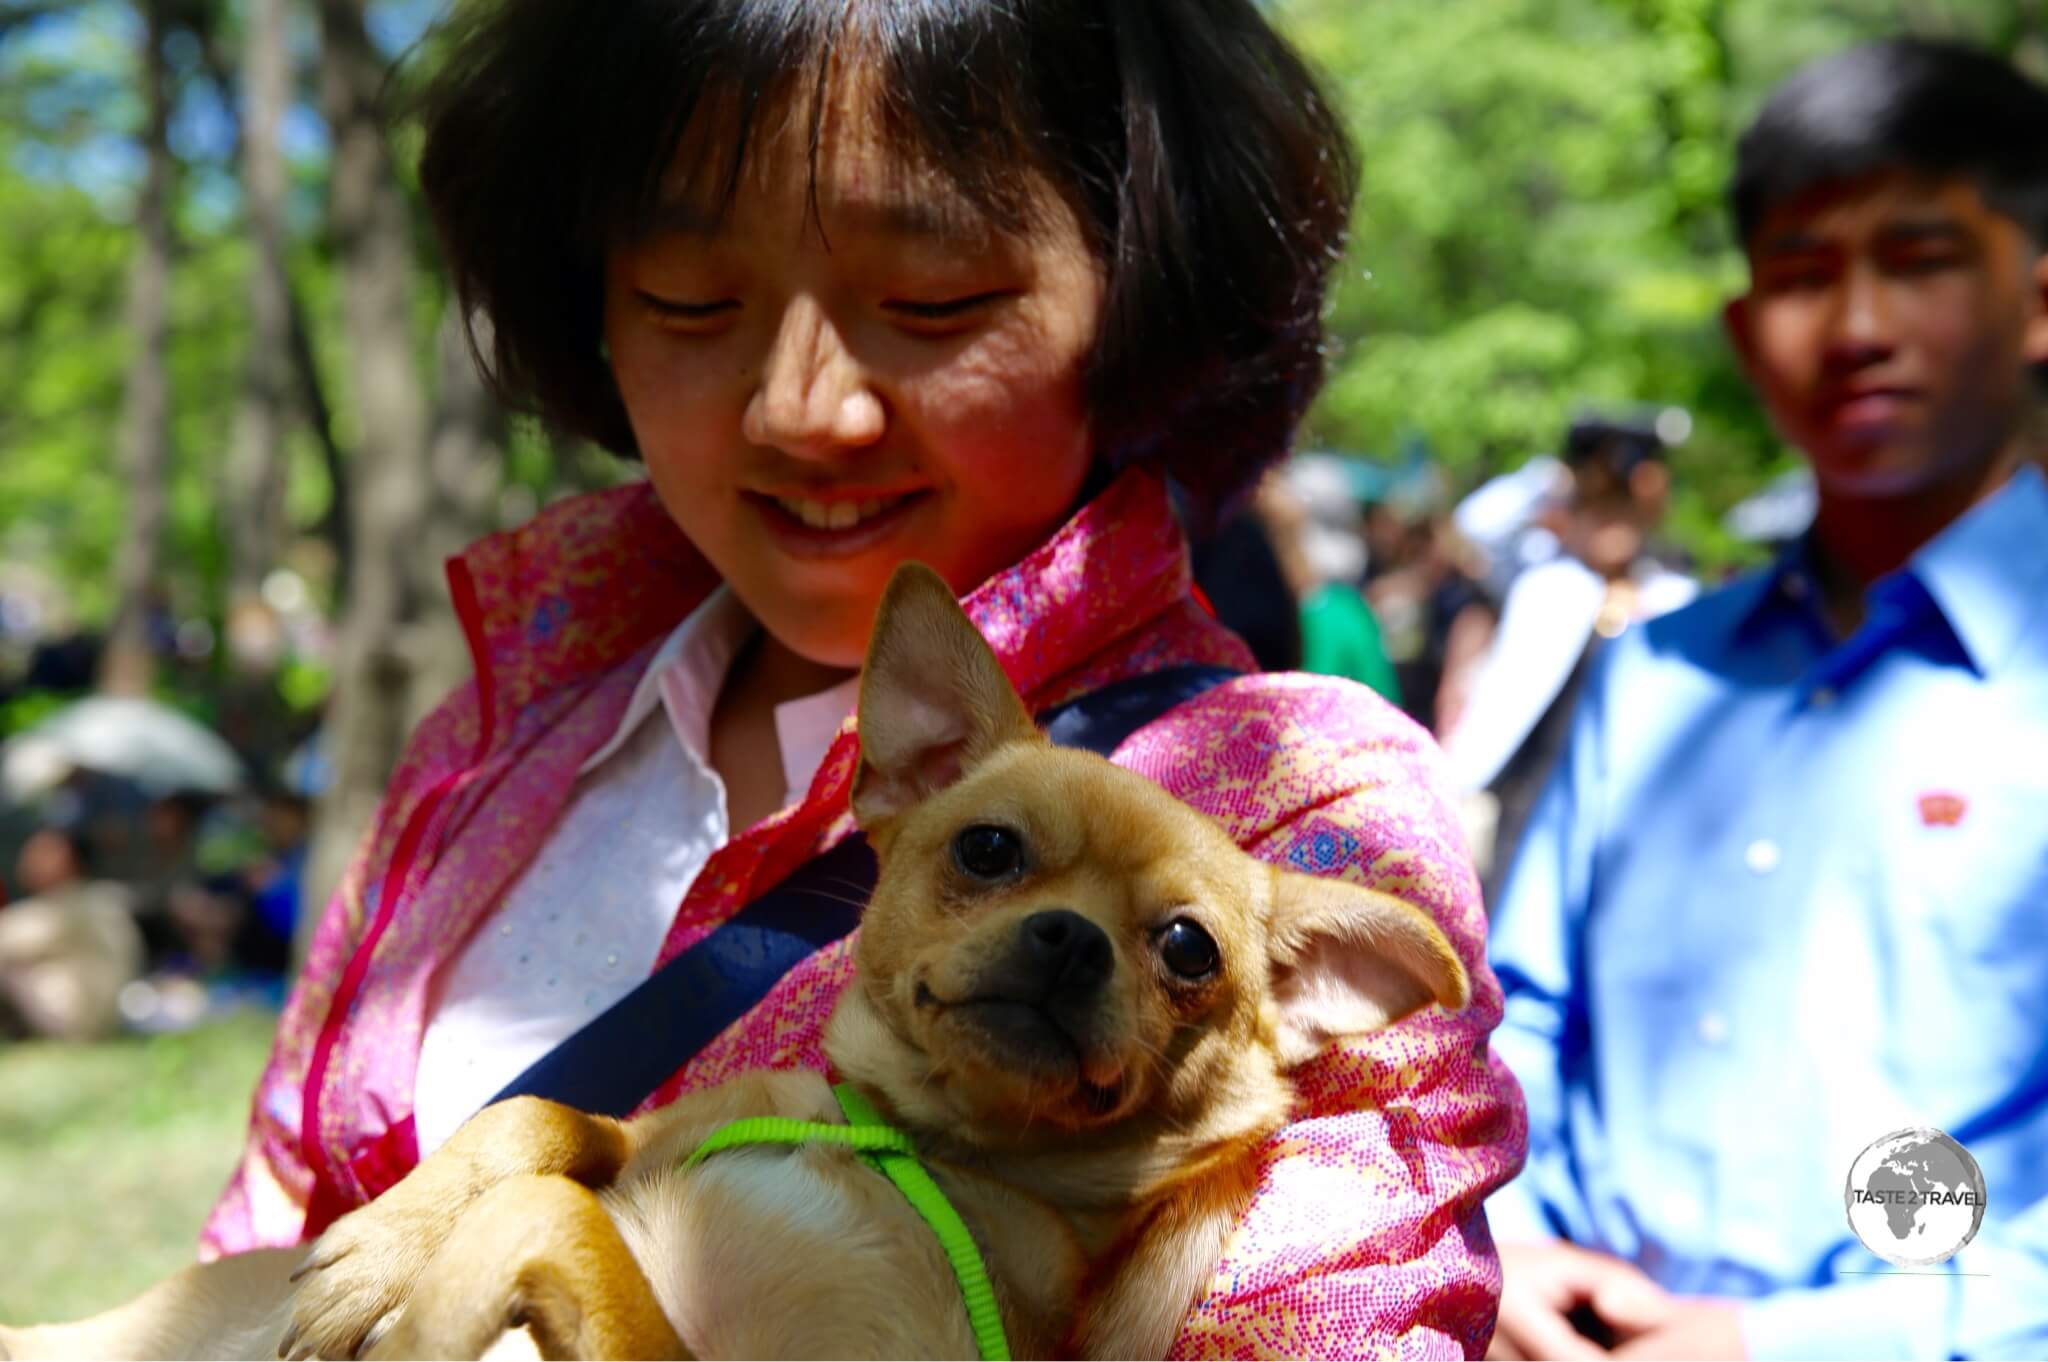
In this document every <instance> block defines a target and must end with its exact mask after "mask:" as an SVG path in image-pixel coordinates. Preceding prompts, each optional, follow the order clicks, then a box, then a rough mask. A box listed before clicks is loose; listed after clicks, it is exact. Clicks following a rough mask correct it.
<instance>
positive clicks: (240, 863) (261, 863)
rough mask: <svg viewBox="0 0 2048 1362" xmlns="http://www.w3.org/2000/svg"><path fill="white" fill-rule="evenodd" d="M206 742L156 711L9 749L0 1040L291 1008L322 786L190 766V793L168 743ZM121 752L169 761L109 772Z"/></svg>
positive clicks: (121, 713) (61, 720)
mask: <svg viewBox="0 0 2048 1362" xmlns="http://www.w3.org/2000/svg"><path fill="white" fill-rule="evenodd" d="M67 711H68V712H67ZM194 731H196V732H198V733H200V734H204V735H206V736H208V737H212V735H211V734H210V732H209V731H208V730H205V729H202V728H199V727H198V726H197V725H196V724H194V723H193V721H192V720H190V719H189V718H187V717H185V716H183V715H181V714H179V713H178V712H177V711H175V710H173V709H171V708H169V707H168V706H165V705H162V704H159V703H158V702H155V701H146V700H134V701H110V700H104V699H86V700H80V701H77V702H75V703H74V704H73V705H71V706H67V707H66V709H64V710H59V711H58V712H57V714H56V715H55V717H54V718H53V720H52V722H51V723H50V724H48V725H45V726H42V727H41V728H39V729H36V730H31V732H30V733H29V734H27V735H26V736H24V737H22V738H19V739H17V740H16V741H15V742H14V743H12V744H10V746H9V750H8V752H7V756H8V758H9V760H8V762H7V765H6V769H5V772H4V776H5V782H4V783H5V792H4V797H0V1040H4V1039H6V1038H10V1037H12V1038H21V1037H26V1036H37V1037H45V1038H50V1039H59V1040H93V1039H100V1038H104V1037H106V1036H109V1035H113V1034H115V1033H118V1032H121V1031H124V1030H127V1031H144V1032H150V1031H163V1030H177V1029H182V1028H184V1027H188V1026H191V1025H195V1024H197V1023H199V1022H201V1021H203V1020H206V1019H207V1018H209V1017H212V1016H216V1015H218V1014H220V1013H221V1012H223V1011H225V1010H229V1009H232V1008H236V1007H241V1006H249V1005H255V1006H268V1007H275V1006H277V1005H279V1004H280V1003H281V1002H282V1000H283V996H284V990H285V985H286V982H287V975H288V972H289V970H290V966H291V961H292V939H293V932H294V929H295V926H296V923H297V918H298V912H299V900H300V896H301V892H302V882H303V877H304V872H305V865H306V850H307V839H308V833H309V830H310V825H311V811H312V799H313V797H314V795H315V794H316V793H317V791H318V781H319V776H318V774H317V772H313V771H311V770H310V765H311V763H310V761H309V759H307V758H305V757H301V758H300V759H299V760H298V761H296V762H289V763H286V764H285V765H283V766H282V767H281V768H280V769H279V770H278V771H277V772H276V773H275V774H274V775H272V776H271V777H270V778H266V779H263V780H259V781H245V780H243V779H242V778H241V777H240V771H241V769H242V764H241V763H240V762H239V761H236V762H235V763H234V765H233V766H231V767H229V771H230V774H229V775H228V777H227V778H222V777H221V776H220V775H219V774H218V772H217V771H216V770H214V769H208V768H201V767H199V766H198V765H197V764H196V763H195V764H194V770H193V772H192V781H193V783H189V784H188V783H181V781H180V778H179V775H178V774H177V769H176V762H175V760H174V759H172V758H169V757H167V756H166V754H165V752H164V751H163V750H162V744H161V737H162V735H163V734H165V733H170V734H176V735H178V736H179V738H181V739H182V738H185V737H187V735H189V734H190V733H192V732H194ZM109 741H111V742H112V743H114V744H115V745H116V746H117V747H119V746H125V747H126V748H127V750H128V752H130V753H133V754H135V755H141V754H144V753H147V752H149V751H151V750H152V744H153V743H155V744H156V745H157V750H156V760H155V762H154V764H153V766H152V767H151V769H139V768H138V767H137V765H136V763H135V762H134V761H133V760H131V759H130V758H129V757H126V756H115V757H111V758H100V757H99V756H98V754H99V752H101V751H103V750H105V748H104V746H103V744H104V743H106V742H109ZM213 741H214V742H216V743H218V742H219V740H218V738H213ZM218 751H219V752H220V753H221V754H223V756H227V757H229V759H230V760H232V755H231V753H232V749H229V748H227V747H226V746H225V744H220V745H219V747H218ZM96 760H97V761H98V762H99V763H100V764H95V762H96ZM124 768H125V769H124Z"/></svg>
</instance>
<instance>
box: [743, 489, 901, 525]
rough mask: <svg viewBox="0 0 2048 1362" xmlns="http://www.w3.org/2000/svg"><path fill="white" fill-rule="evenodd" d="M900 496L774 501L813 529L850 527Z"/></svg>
mask: <svg viewBox="0 0 2048 1362" xmlns="http://www.w3.org/2000/svg"><path fill="white" fill-rule="evenodd" d="M901 500H903V498H901V497H870V498H868V499H867V500H866V501H834V502H823V501H813V500H811V499H810V498H809V497H801V498H796V497H777V498H775V504H776V505H777V506H780V507H781V508H782V509H783V510H785V511H787V512H789V513H790V514H791V515H792V516H794V517H796V518H797V519H798V520H801V521H802V522H803V523H804V524H806V525H808V526H810V527H811V528H812V529H814V530H850V529H852V528H853V527H854V526H855V525H858V524H860V522H861V521H863V520H867V519H869V518H870V517H872V516H876V515H879V514H880V513H881V512H883V511H885V510H888V509H889V508H890V507H892V506H894V505H895V504H896V503H897V502H899V501H901Z"/></svg>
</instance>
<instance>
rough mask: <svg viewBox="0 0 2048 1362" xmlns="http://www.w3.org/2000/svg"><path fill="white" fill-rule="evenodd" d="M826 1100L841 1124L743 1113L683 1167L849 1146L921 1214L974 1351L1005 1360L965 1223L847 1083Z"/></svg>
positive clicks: (910, 1149)
mask: <svg viewBox="0 0 2048 1362" xmlns="http://www.w3.org/2000/svg"><path fill="white" fill-rule="evenodd" d="M832 1095H833V1096H834V1097H836V1098H838V1099H839V1110H840V1111H842V1112H844V1113H845V1114H846V1124H845V1125H843V1126H835V1125H827V1124H826V1123H825V1122H823V1121H798V1120H793V1119H791V1118H790V1117H787V1116H750V1117H747V1118H745V1119H743V1120H738V1121H734V1122H733V1123H732V1124H731V1125H727V1126H721V1127H719V1128H718V1129H717V1130H715V1131H713V1132H712V1133H711V1138H710V1139H708V1140H706V1141H704V1143H703V1144H700V1145H698V1146H697V1151H696V1152H695V1153H694V1154H692V1155H690V1157H689V1158H687V1159H685V1160H683V1167H685V1168H694V1167H695V1166H696V1165H697V1164H698V1163H699V1162H701V1161H702V1160H704V1159H705V1158H707V1157H709V1156H710V1155H712V1154H716V1153H717V1152H718V1151H719V1150H721V1149H735V1148H738V1147H740V1146H743V1145H751V1144H843V1145H848V1146H850V1147H852V1148H853V1149H855V1150H856V1151H858V1152H859V1154H860V1156H861V1157H862V1158H863V1159H865V1160H866V1161H867V1162H868V1164H869V1165H870V1166H872V1167H873V1168H875V1169H876V1170H877V1171H878V1172H880V1173H882V1174H883V1175H884V1176H886V1177H887V1178H888V1179H889V1181H891V1182H893V1183H895V1184H896V1187H897V1190H898V1191H900V1192H902V1193H903V1196H904V1198H905V1199H906V1200H907V1201H909V1202H910V1205H911V1209H913V1210H915V1211H916V1212H917V1213H918V1214H919V1215H921V1216H923V1217H924V1223H925V1224H927V1225H930V1226H931V1227H932V1233H933V1234H936V1235H938V1236H939V1247H940V1248H942V1249H944V1250H945V1251H946V1261H947V1262H949V1263H951V1264H952V1265H953V1276H954V1277H955V1278H957V1279H958V1280H959V1282H960V1298H961V1300H962V1301H963V1302H965V1304H966V1306H967V1322H968V1323H969V1324H970V1325H972V1326H973V1327H974V1342H975V1345H976V1346H977V1347H979V1348H980V1349H981V1355H982V1357H983V1359H985V1362H1009V1359H1010V1343H1009V1340H1008V1339H1007V1338H1005V1337H1004V1336H1003V1319H1002V1316H1001V1315H1000V1314H998V1313H997V1312H996V1293H995V1288H994V1287H993V1286H991V1285H990V1284H989V1280H988V1269H987V1268H986V1267H985V1266H983V1264H982V1261H981V1250H979V1249H977V1248H976V1247H975V1246H974V1236H973V1235H972V1234H970V1233H968V1230H967V1222H965V1221H964V1220H962V1219H961V1218H960V1213H959V1212H958V1211H956V1210H954V1209H953V1203H952V1202H950V1201H948V1200H946V1194H945V1193H944V1192H942V1191H940V1190H939V1184H938V1183H936V1182H934V1181H933V1180H932V1175H931V1174H930V1173H927V1172H925V1170H924V1165H923V1164H921V1163H919V1162H918V1161H917V1147H916V1146H915V1145H913V1144H911V1142H910V1137H909V1136H908V1135H905V1134H904V1133H903V1132H902V1131H900V1130H898V1129H896V1128H895V1127H894V1126H887V1125H884V1124H882V1118H881V1114H880V1113H879V1112H877V1111H876V1110H875V1109H874V1108H873V1107H872V1106H870V1105H868V1102H867V1099H866V1098H864V1097H862V1096H861V1095H860V1094H859V1093H857V1092H855V1091H854V1090H853V1088H852V1087H851V1086H850V1085H848V1084H845V1083H841V1084H838V1085H837V1086H835V1087H834V1088H833V1089H832Z"/></svg>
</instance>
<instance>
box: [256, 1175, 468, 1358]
mask: <svg viewBox="0 0 2048 1362" xmlns="http://www.w3.org/2000/svg"><path fill="white" fill-rule="evenodd" d="M440 1237H441V1227H440V1226H438V1225H428V1224H422V1223H417V1221H416V1218H415V1217H412V1216H409V1215H407V1214H406V1213H405V1212H404V1211H403V1210H401V1209H398V1208H395V1207H387V1206H385V1205H383V1204H382V1203H372V1204H371V1205H369V1206H365V1207H364V1208H363V1209H361V1210H359V1211H355V1212H353V1213H351V1214H349V1215H346V1216H343V1217H342V1218H341V1219H340V1220H337V1221H336V1222H335V1223H334V1224H333V1226H332V1227H330V1228H329V1229H328V1231H327V1233H325V1234H323V1235H321V1236H320V1238H319V1240H318V1242H316V1243H315V1244H314V1245H313V1247H312V1248H311V1249H310V1250H309V1251H308V1252H307V1254H306V1260H305V1262H303V1263H302V1264H300V1266H299V1270H298V1271H297V1272H295V1273H293V1274H292V1281H293V1282H294V1283H295V1286H294V1288H293V1291H292V1302H291V1316H290V1323H289V1325H288V1326H287V1328H286V1329H285V1333H284V1338H283V1341H281V1342H280V1343H279V1344H278V1345H277V1355H278V1356H279V1357H282V1358H309V1357H326V1358H343V1357H356V1356H358V1355H360V1354H361V1353H362V1352H363V1350H364V1349H365V1348H366V1347H367V1346H369V1344H370V1343H371V1342H373V1341H375V1339H376V1338H377V1336H378V1335H380V1334H381V1333H382V1332H383V1331H384V1330H385V1329H387V1328H388V1327H389V1326H390V1322H391V1319H392V1317H393V1316H394V1315H395V1314H396V1313H397V1312H398V1311H399V1310H400V1309H401V1308H402V1307H403V1306H404V1305H405V1303H406V1300H407V1298H408V1297H409V1296H410V1295H411V1292H412V1283H413V1281H414V1280H415V1279H416V1278H417V1277H418V1276H419V1274H420V1272H421V1271H422V1270H423V1269H424V1268H425V1267H426V1264H427V1262H428V1260H429V1259H430V1258H431V1257H432V1256H433V1245H435V1244H437V1243H438V1242H439V1241H440Z"/></svg>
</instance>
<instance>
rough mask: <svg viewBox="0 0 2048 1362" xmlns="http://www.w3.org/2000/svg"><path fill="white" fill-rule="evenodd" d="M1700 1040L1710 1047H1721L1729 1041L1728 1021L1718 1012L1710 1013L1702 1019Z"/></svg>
mask: <svg viewBox="0 0 2048 1362" xmlns="http://www.w3.org/2000/svg"><path fill="white" fill-rule="evenodd" d="M1699 1035H1700V1039H1701V1040H1703V1041H1705V1042H1706V1043H1707V1044H1709V1045H1719V1044H1720V1043H1721V1042H1722V1041H1724V1040H1726V1039H1728V1019H1727V1018H1726V1017H1724V1016H1722V1015H1721V1014H1720V1013H1718V1012H1709V1013H1707V1014H1706V1015H1705V1016H1703V1017H1701V1018H1700V1022H1699Z"/></svg>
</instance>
